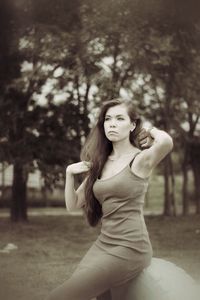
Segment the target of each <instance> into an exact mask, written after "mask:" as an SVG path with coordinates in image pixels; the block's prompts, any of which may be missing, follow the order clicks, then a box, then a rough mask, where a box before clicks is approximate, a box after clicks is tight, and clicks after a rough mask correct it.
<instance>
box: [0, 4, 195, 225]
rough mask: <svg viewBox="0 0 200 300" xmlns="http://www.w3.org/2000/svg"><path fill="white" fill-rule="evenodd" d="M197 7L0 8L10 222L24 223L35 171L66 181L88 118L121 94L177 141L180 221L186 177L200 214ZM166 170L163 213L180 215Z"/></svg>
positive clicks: (0, 154)
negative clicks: (10, 181) (190, 179)
mask: <svg viewBox="0 0 200 300" xmlns="http://www.w3.org/2000/svg"><path fill="white" fill-rule="evenodd" d="M193 2H194V3H192V5H191V2H190V3H189V2H184V4H183V3H180V1H172V0H171V1H167V2H166V1H163V0H157V1H155V0H151V1H150V0H149V1H144V0H143V1H132V0H131V1H130V0H117V1H116V0H115V1H113V0H109V1H105V0H104V1H101V2H100V1H97V0H93V1H88V0H84V1H78V0H76V1H73V2H72V1H64V0H56V1H55V0H48V1H47V0H41V1H36V0H35V1H31V0H30V1H22V2H20V3H15V2H14V1H11V0H10V1H3V2H1V10H0V11H1V14H2V15H1V18H0V22H1V24H0V25H1V26H0V31H1V37H2V39H1V41H0V62H1V63H0V68H1V70H0V89H1V95H0V116H1V117H0V122H1V126H0V141H1V144H0V145H1V149H0V159H1V161H2V162H7V163H9V164H12V165H13V168H14V171H13V185H12V201H11V218H12V220H13V221H17V220H26V219H27V201H26V198H27V195H26V194H27V180H28V174H29V173H30V172H31V171H33V170H34V168H39V169H40V171H41V172H42V175H43V176H44V178H45V182H46V184H47V185H48V186H53V185H54V184H55V183H56V180H59V179H63V178H64V167H63V166H64V165H65V164H68V163H70V162H72V161H76V160H78V159H79V153H80V149H81V144H82V142H83V140H84V138H85V137H86V136H87V134H88V132H89V129H90V126H91V122H92V120H93V118H94V116H93V113H92V112H93V109H95V108H98V106H99V104H100V103H101V102H102V101H104V100H107V99H111V98H113V97H116V96H118V95H119V94H120V93H121V92H124V93H126V94H127V96H129V97H131V98H132V99H133V101H134V102H135V103H136V105H137V106H138V109H139V110H140V112H141V115H143V116H144V117H146V118H147V119H149V120H151V121H152V123H153V124H154V125H155V126H158V127H159V128H163V129H164V130H166V131H168V132H169V133H171V134H172V136H173V137H174V140H175V152H176V153H178V154H179V162H178V163H179V165H180V167H179V172H181V173H182V175H183V187H182V200H183V213H184V214H187V213H188V211H189V197H188V195H187V182H188V170H189V169H191V170H192V172H193V174H194V192H195V199H196V212H197V213H199V212H200V190H199V187H200V168H199V154H198V153H199V147H200V139H199V132H200V131H199V116H200V104H199V99H198V95H199V89H200V84H199V82H198V78H199V76H198V75H199V72H200V52H199V50H200V48H199V46H200V45H199V41H200V39H199V16H198V13H197V12H198V10H197V9H194V7H196V8H197V6H196V5H197V4H198V3H195V1H194V0H193ZM59 95H60V96H59ZM176 164H177V162H176ZM162 167H163V170H162V172H163V175H164V182H165V189H164V190H165V193H164V214H165V215H171V214H176V199H175V189H176V182H175V171H174V169H175V168H174V160H173V157H172V154H170V155H168V156H167V157H166V159H165V160H164V162H163V164H162Z"/></svg>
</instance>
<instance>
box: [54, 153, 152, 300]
mask: <svg viewBox="0 0 200 300" xmlns="http://www.w3.org/2000/svg"><path fill="white" fill-rule="evenodd" d="M138 153H140V151H139V152H138ZM138 153H136V155H137V154H138ZM136 155H134V158H135V156H136ZM134 158H133V159H132V160H131V162H130V163H129V164H127V165H126V166H125V167H124V168H123V169H122V170H121V171H120V172H118V173H117V174H116V175H114V176H112V177H110V178H107V179H97V180H96V181H95V183H94V186H93V192H94V195H95V197H96V198H97V200H98V201H99V202H100V204H101V205H102V211H103V216H102V219H101V225H102V226H101V232H100V234H99V236H98V238H97V240H96V241H95V242H94V243H93V244H92V246H91V247H90V249H89V250H88V251H87V253H86V254H85V256H84V257H83V258H82V260H81V261H80V263H79V264H78V266H77V268H76V269H75V271H74V273H73V274H72V277H71V278H70V279H69V280H68V281H67V282H66V283H64V284H63V295H65V297H64V296H63V298H61V297H60V298H57V299H65V300H68V299H69V300H79V299H80V300H90V299H92V298H93V297H97V296H98V295H101V294H103V293H104V292H105V291H106V290H110V291H111V295H112V299H114V300H116V299H120V300H121V299H122V298H121V297H122V296H120V292H119V291H120V288H122V287H123V286H124V287H125V286H126V284H127V283H128V282H129V281H130V280H131V279H133V278H134V277H136V276H137V275H139V273H140V272H141V271H142V270H143V269H144V268H146V267H147V266H149V264H150V262H151V258H152V246H151V243H150V240H149V235H148V231H147V228H146V225H145V221H144V217H143V204H144V199H145V193H146V191H147V187H148V179H147V178H146V179H143V178H140V177H138V176H137V175H135V174H134V173H133V171H132V170H131V163H132V162H133V160H134ZM55 299H56V298H55ZM123 299H125V298H124V297H123Z"/></svg>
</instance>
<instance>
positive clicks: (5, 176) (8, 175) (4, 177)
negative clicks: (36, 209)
mask: <svg viewBox="0 0 200 300" xmlns="http://www.w3.org/2000/svg"><path fill="white" fill-rule="evenodd" d="M12 181H13V166H12V165H6V164H3V163H0V188H2V187H10V186H12ZM42 186H43V179H42V177H41V173H40V171H39V170H35V172H34V173H30V174H29V177H28V187H29V188H35V189H39V190H40V189H41V188H42Z"/></svg>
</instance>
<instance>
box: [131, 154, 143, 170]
mask: <svg viewBox="0 0 200 300" xmlns="http://www.w3.org/2000/svg"><path fill="white" fill-rule="evenodd" d="M139 153H141V151H139V152H137V153H136V154H135V156H134V157H133V159H132V160H131V161H130V163H129V165H130V167H131V166H132V163H133V161H134V159H135V158H136V156H137V155H138V154H139Z"/></svg>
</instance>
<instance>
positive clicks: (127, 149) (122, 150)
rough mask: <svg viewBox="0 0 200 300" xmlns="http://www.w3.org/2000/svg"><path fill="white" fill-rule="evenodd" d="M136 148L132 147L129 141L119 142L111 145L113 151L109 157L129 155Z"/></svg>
mask: <svg viewBox="0 0 200 300" xmlns="http://www.w3.org/2000/svg"><path fill="white" fill-rule="evenodd" d="M136 149H137V147H135V146H133V145H132V144H131V143H130V141H120V142H116V143H113V150H112V152H111V154H110V156H112V157H115V158H118V157H121V156H123V155H126V154H131V153H133V152H134V150H136Z"/></svg>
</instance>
